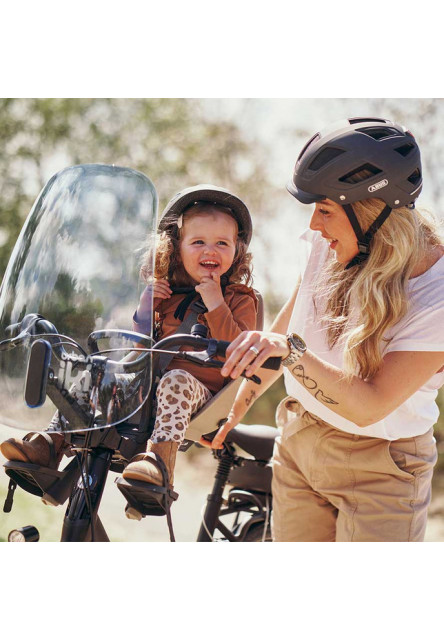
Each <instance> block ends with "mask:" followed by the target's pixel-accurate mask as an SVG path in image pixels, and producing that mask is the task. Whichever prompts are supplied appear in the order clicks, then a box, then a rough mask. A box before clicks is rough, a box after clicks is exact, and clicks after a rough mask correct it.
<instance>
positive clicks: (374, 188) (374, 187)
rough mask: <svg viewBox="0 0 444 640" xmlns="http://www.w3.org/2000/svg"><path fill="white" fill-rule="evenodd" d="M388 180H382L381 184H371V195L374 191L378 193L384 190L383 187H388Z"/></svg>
mask: <svg viewBox="0 0 444 640" xmlns="http://www.w3.org/2000/svg"><path fill="white" fill-rule="evenodd" d="M388 183H389V182H388V180H385V179H384V180H381V181H380V182H377V183H376V184H371V185H370V186H369V188H368V190H369V191H370V193H373V191H378V189H382V187H386V186H387V185H388Z"/></svg>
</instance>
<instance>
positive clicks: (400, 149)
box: [395, 142, 415, 158]
mask: <svg viewBox="0 0 444 640" xmlns="http://www.w3.org/2000/svg"><path fill="white" fill-rule="evenodd" d="M414 148H415V145H414V144H412V143H411V142H407V144H403V145H402V146H401V147H397V148H396V149H395V151H397V152H398V153H400V154H401V155H402V156H404V158H405V157H406V156H408V155H409V153H410V151H413V149H414Z"/></svg>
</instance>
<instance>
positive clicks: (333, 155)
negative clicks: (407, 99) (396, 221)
mask: <svg viewBox="0 0 444 640" xmlns="http://www.w3.org/2000/svg"><path fill="white" fill-rule="evenodd" d="M362 174H363V175H364V176H365V177H362ZM287 189H288V191H289V192H290V193H291V194H292V195H293V196H294V197H295V198H296V199H297V200H299V201H300V202H302V203H304V204H310V203H314V202H319V201H320V200H324V199H325V198H329V199H330V200H333V201H334V202H337V203H338V204H340V205H341V206H342V207H343V208H344V210H345V212H346V213H347V216H348V218H349V220H350V222H351V224H352V226H353V229H354V231H355V233H356V236H357V238H358V247H359V253H358V255H357V256H356V258H354V260H352V262H351V263H349V264H348V265H347V267H346V268H349V267H351V266H354V265H355V264H361V263H362V262H363V261H364V260H365V259H366V258H367V257H368V255H369V251H370V241H371V239H372V237H373V235H374V234H375V232H376V231H377V229H379V227H380V226H381V225H382V224H383V222H384V221H385V220H386V219H387V217H388V216H389V214H390V213H391V211H392V209H396V208H399V207H404V206H411V207H413V206H414V202H415V200H416V198H417V197H418V196H419V194H420V192H421V189H422V171H421V156H420V151H419V147H418V145H417V143H416V140H415V138H414V137H413V135H412V134H411V133H410V131H407V130H406V129H405V128H404V127H402V126H401V125H399V124H395V123H394V122H391V121H390V120H385V119H383V118H349V119H347V120H342V121H340V122H336V123H334V124H332V125H330V126H329V127H327V128H326V129H324V130H322V131H320V132H319V133H316V134H315V135H314V136H313V137H312V138H311V139H310V140H309V141H308V142H307V144H306V145H305V147H304V148H303V149H302V151H301V153H300V155H299V157H298V159H297V162H296V166H295V169H294V173H293V178H292V180H290V182H289V183H288V185H287ZM371 197H375V198H380V199H381V200H383V201H384V202H385V204H386V207H385V208H384V209H383V211H382V212H381V214H380V215H379V216H378V218H377V219H376V220H375V221H374V222H373V224H372V225H371V227H370V229H368V230H367V232H366V233H364V232H363V231H362V229H361V227H360V225H359V222H358V220H357V218H356V215H355V213H354V211H353V207H352V206H351V205H352V203H353V202H357V201H358V200H365V199H367V198H371Z"/></svg>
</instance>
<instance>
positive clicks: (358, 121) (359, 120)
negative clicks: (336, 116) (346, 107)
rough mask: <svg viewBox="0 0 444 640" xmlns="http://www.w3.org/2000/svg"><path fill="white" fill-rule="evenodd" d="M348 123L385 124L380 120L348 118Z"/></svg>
mask: <svg viewBox="0 0 444 640" xmlns="http://www.w3.org/2000/svg"><path fill="white" fill-rule="evenodd" d="M348 121H349V123H350V124H360V123H361V122H381V123H383V124H385V123H386V120H383V119H382V118H349V119H348Z"/></svg>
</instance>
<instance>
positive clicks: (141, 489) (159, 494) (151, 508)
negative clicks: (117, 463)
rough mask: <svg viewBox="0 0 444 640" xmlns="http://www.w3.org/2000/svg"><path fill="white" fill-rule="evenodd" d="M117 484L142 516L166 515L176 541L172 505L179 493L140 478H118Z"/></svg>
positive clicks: (171, 534)
mask: <svg viewBox="0 0 444 640" xmlns="http://www.w3.org/2000/svg"><path fill="white" fill-rule="evenodd" d="M116 484H117V487H118V489H119V491H120V492H121V493H122V494H123V495H124V497H125V498H126V501H127V502H128V504H129V505H130V507H133V509H135V510H136V511H138V512H139V513H140V514H141V516H142V517H144V516H163V515H166V517H167V522H168V528H169V531H170V539H171V541H172V542H174V533H173V528H172V522H171V512H170V507H171V504H172V502H174V501H175V500H177V498H178V497H179V495H178V494H177V493H176V492H175V491H173V489H170V488H168V487H159V486H157V485H155V484H149V483H148V482H140V481H139V480H125V479H124V478H117V479H116Z"/></svg>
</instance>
